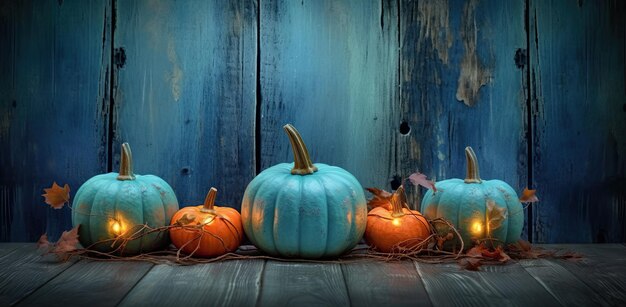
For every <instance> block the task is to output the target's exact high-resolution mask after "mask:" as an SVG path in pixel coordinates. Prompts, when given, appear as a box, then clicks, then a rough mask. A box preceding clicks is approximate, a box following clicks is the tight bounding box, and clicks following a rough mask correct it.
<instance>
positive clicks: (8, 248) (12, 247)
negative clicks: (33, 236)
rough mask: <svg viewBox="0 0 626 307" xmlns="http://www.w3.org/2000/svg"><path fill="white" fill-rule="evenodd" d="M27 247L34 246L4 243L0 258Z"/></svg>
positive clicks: (0, 248) (0, 249)
mask: <svg viewBox="0 0 626 307" xmlns="http://www.w3.org/2000/svg"><path fill="white" fill-rule="evenodd" d="M27 245H30V246H31V247H32V246H33V244H32V243H2V244H0V258H1V257H4V256H5V255H7V254H9V253H11V252H12V251H14V250H16V249H19V248H21V247H24V246H27Z"/></svg>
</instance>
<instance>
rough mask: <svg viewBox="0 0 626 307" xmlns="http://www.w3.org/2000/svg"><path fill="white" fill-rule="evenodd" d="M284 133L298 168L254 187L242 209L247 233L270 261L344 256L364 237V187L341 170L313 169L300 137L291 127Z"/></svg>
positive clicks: (269, 174)
mask: <svg viewBox="0 0 626 307" xmlns="http://www.w3.org/2000/svg"><path fill="white" fill-rule="evenodd" d="M284 129H285V131H286V132H287V135H288V136H289V140H290V142H291V146H292V149H293V153H294V160H295V162H294V163H283V164H278V165H275V166H272V167H270V168H268V169H266V170H264V171H263V172H261V173H260V174H259V175H258V176H256V177H255V178H254V179H253V180H252V182H250V184H249V185H248V187H247V188H246V191H245V194H244V197H243V202H242V204H241V217H242V220H243V227H244V231H245V233H246V235H247V236H248V239H250V241H252V243H253V244H254V245H256V246H257V247H258V248H260V249H261V250H263V251H265V252H266V253H268V254H271V255H275V256H283V257H298V258H308V259H316V258H322V257H336V256H339V255H341V254H343V253H345V252H346V251H349V250H350V249H352V248H353V247H354V246H355V245H356V244H357V243H358V242H359V241H360V240H361V238H362V237H363V233H364V232H365V225H366V223H367V204H366V200H365V195H364V193H363V187H361V185H360V184H359V182H358V181H357V179H356V178H355V177H354V176H352V175H351V174H350V173H349V172H347V171H346V170H344V169H342V168H339V167H335V166H329V165H326V164H322V163H316V164H313V163H312V162H311V159H310V158H309V153H308V151H307V149H306V146H305V145H304V142H303V141H302V138H301V137H300V134H299V133H298V131H297V130H296V129H295V128H294V127H293V126H292V125H285V126H284Z"/></svg>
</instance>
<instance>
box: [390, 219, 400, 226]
mask: <svg viewBox="0 0 626 307" xmlns="http://www.w3.org/2000/svg"><path fill="white" fill-rule="evenodd" d="M391 224H393V225H394V226H400V219H393V220H392V221H391Z"/></svg>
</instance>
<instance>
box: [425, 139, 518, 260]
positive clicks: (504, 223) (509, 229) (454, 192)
mask: <svg viewBox="0 0 626 307" xmlns="http://www.w3.org/2000/svg"><path fill="white" fill-rule="evenodd" d="M465 157H466V159H467V176H466V178H465V180H463V179H448V180H443V181H440V182H437V183H436V184H435V187H436V191H435V190H428V192H426V195H424V199H423V200H422V214H424V216H426V218H428V219H431V220H432V219H435V218H444V219H446V220H447V221H449V222H451V223H452V224H453V225H454V226H455V227H456V228H457V230H458V231H459V233H460V234H461V237H462V238H463V243H464V245H465V246H464V248H465V249H467V248H469V247H471V246H472V243H474V242H477V241H478V242H485V243H487V244H488V245H489V246H492V245H493V246H495V245H501V244H506V243H513V242H516V241H517V240H519V239H520V235H521V233H522V228H523V226H524V214H523V212H524V210H523V207H522V204H521V203H520V201H519V198H518V197H517V193H515V191H514V190H513V188H511V186H509V185H508V184H507V183H505V182H503V181H501V180H481V179H480V176H479V172H478V163H477V159H476V155H475V153H474V151H473V150H472V148H471V147H466V148H465ZM435 227H436V229H437V231H438V232H439V233H440V235H446V234H447V233H448V232H449V231H450V229H449V227H448V226H446V225H445V224H441V223H435ZM460 247H461V246H460V242H459V240H457V239H456V237H455V238H454V239H452V240H448V241H446V243H445V244H444V248H445V249H447V250H458V249H460Z"/></svg>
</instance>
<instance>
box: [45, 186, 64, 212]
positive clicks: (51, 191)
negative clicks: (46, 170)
mask: <svg viewBox="0 0 626 307" xmlns="http://www.w3.org/2000/svg"><path fill="white" fill-rule="evenodd" d="M43 190H44V192H46V193H44V194H41V196H43V197H44V198H45V200H44V201H45V203H46V204H48V205H50V207H52V208H54V209H61V208H63V205H65V204H66V203H67V202H69V201H70V186H69V185H67V184H65V186H63V187H62V188H61V187H60V186H59V185H58V184H57V183H56V182H53V183H52V187H51V188H48V189H43Z"/></svg>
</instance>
